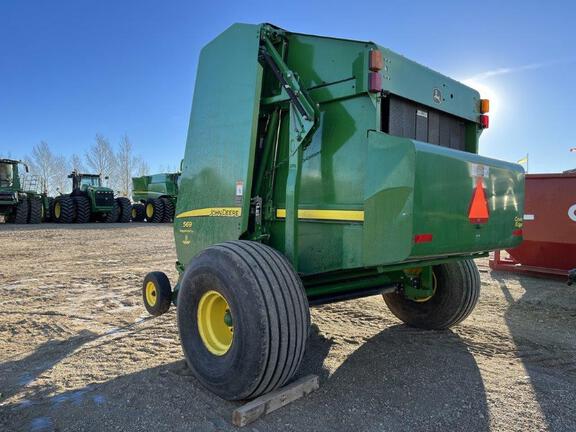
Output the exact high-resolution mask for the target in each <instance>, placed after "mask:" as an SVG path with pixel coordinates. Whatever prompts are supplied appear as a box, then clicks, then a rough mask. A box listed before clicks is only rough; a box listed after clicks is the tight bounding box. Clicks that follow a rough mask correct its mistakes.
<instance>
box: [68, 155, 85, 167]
mask: <svg viewBox="0 0 576 432" xmlns="http://www.w3.org/2000/svg"><path fill="white" fill-rule="evenodd" d="M70 165H71V168H72V169H73V170H76V171H78V172H84V171H86V167H85V166H84V162H83V161H82V158H81V157H80V155H78V154H76V153H73V154H72V156H70Z"/></svg>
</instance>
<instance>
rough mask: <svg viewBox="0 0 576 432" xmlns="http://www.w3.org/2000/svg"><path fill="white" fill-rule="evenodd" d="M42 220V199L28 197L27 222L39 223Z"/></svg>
mask: <svg viewBox="0 0 576 432" xmlns="http://www.w3.org/2000/svg"><path fill="white" fill-rule="evenodd" d="M40 222H42V200H41V199H40V198H39V197H36V196H32V197H30V198H29V199H28V223H29V224H39V223H40Z"/></svg>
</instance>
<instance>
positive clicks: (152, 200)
mask: <svg viewBox="0 0 576 432" xmlns="http://www.w3.org/2000/svg"><path fill="white" fill-rule="evenodd" d="M179 179H180V173H160V174H153V175H148V176H141V177H132V201H134V204H132V220H133V221H134V222H142V221H144V220H146V221H148V222H155V223H159V222H167V223H169V222H172V221H173V220H174V209H175V208H176V197H177V196H178V181H179Z"/></svg>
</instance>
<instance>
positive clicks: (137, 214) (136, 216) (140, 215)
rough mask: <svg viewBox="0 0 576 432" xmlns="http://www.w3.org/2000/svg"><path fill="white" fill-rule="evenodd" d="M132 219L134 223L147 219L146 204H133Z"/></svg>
mask: <svg viewBox="0 0 576 432" xmlns="http://www.w3.org/2000/svg"><path fill="white" fill-rule="evenodd" d="M131 217H132V221H133V222H143V221H144V218H145V217H146V213H145V210H144V204H140V203H136V204H132V211H131Z"/></svg>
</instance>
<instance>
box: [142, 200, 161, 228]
mask: <svg viewBox="0 0 576 432" xmlns="http://www.w3.org/2000/svg"><path fill="white" fill-rule="evenodd" d="M145 208H146V222H153V223H160V222H162V219H163V218H164V203H163V202H162V200H160V199H159V198H150V199H149V200H148V201H146V207H145Z"/></svg>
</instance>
